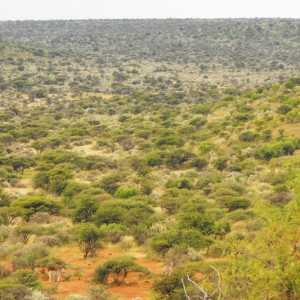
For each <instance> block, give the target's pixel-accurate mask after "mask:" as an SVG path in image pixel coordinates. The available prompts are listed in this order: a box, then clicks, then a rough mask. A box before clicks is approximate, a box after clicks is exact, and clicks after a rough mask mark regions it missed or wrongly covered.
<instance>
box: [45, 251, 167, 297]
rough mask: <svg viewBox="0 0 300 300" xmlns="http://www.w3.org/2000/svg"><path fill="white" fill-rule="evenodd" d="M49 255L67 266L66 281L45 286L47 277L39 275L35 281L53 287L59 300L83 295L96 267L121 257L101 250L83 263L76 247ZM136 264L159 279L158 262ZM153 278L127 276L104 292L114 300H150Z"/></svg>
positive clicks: (135, 275) (160, 270)
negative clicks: (55, 288) (133, 299)
mask: <svg viewBox="0 0 300 300" xmlns="http://www.w3.org/2000/svg"><path fill="white" fill-rule="evenodd" d="M53 255H55V256H56V257H59V258H61V259H63V260H64V261H65V262H66V263H67V264H68V265H69V266H70V267H69V268H68V269H66V274H65V275H66V277H68V276H69V275H71V276H70V279H69V280H64V281H61V282H59V283H57V282H50V283H49V282H48V277H47V276H45V275H42V274H40V275H39V277H40V279H41V280H42V281H43V282H44V283H45V285H46V286H48V287H57V292H56V296H57V297H59V299H64V298H65V297H66V296H68V295H70V294H83V293H84V292H85V291H86V290H87V288H88V287H89V286H91V285H93V282H92V277H93V273H94V270H95V268H96V267H97V266H99V265H100V264H101V263H103V262H105V261H106V260H108V259H111V258H115V257H118V256H122V255H124V254H120V253H118V252H117V251H114V250H107V249H103V250H100V251H98V253H97V257H96V258H87V259H83V255H82V252H81V251H80V250H79V248H78V247H77V246H68V247H65V248H63V249H58V250H57V251H56V252H55V253H53ZM133 256H134V255H133ZM136 261H137V263H138V264H140V265H142V266H144V267H146V268H147V269H148V270H149V271H150V272H151V273H153V274H157V275H159V274H161V273H162V269H163V263H162V262H159V261H154V260H147V259H145V258H137V260H136ZM154 276H155V275H154ZM154 276H151V275H150V276H147V277H143V276H141V274H138V273H129V274H128V276H127V278H126V281H125V284H123V285H120V286H113V285H111V286H110V285H109V286H107V288H106V290H107V291H108V292H109V293H111V295H112V296H113V297H115V299H120V300H130V299H132V298H134V297H140V298H142V299H143V300H146V299H151V287H152V284H153V280H154V278H153V277H154Z"/></svg>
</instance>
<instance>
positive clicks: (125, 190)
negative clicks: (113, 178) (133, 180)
mask: <svg viewBox="0 0 300 300" xmlns="http://www.w3.org/2000/svg"><path fill="white" fill-rule="evenodd" d="M137 194H138V191H137V190H136V189H135V188H130V187H123V186H121V187H119V188H118V189H117V190H116V192H115V197H116V198H120V199H128V198H131V197H134V196H136V195H137Z"/></svg>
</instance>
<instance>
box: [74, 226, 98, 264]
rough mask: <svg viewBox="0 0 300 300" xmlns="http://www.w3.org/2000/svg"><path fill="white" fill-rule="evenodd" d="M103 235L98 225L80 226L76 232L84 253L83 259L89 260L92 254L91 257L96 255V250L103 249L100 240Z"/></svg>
mask: <svg viewBox="0 0 300 300" xmlns="http://www.w3.org/2000/svg"><path fill="white" fill-rule="evenodd" d="M100 237H101V233H100V231H99V229H98V228H97V227H96V225H94V224H92V223H84V224H80V225H78V227H77V230H76V238H77V241H78V244H79V247H80V249H81V251H82V252H83V257H84V258H87V256H88V255H89V254H90V255H91V256H95V255H96V250H98V249H100V248H101V244H100V241H99V239H100Z"/></svg>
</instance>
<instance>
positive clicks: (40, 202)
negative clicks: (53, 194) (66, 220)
mask: <svg viewBox="0 0 300 300" xmlns="http://www.w3.org/2000/svg"><path fill="white" fill-rule="evenodd" d="M11 206H12V207H16V208H21V209H23V211H24V214H25V217H26V219H29V218H30V216H32V215H33V214H35V213H37V212H47V213H49V214H53V215H56V214H59V212H60V211H61V208H62V207H61V205H60V204H59V203H58V202H57V201H53V200H49V199H47V198H45V197H44V196H28V197H25V198H20V199H18V200H16V201H14V202H13V203H12V205H11Z"/></svg>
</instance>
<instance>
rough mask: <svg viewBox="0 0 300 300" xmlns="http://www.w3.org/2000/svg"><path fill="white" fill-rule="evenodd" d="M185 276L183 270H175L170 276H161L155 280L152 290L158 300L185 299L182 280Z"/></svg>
mask: <svg viewBox="0 0 300 300" xmlns="http://www.w3.org/2000/svg"><path fill="white" fill-rule="evenodd" d="M186 275H190V274H187V273H186V272H185V271H184V270H175V271H174V272H173V273H172V274H171V275H170V276H163V277H161V278H158V279H156V280H155V282H154V284H153V290H154V291H155V292H156V294H157V296H158V297H159V299H164V300H165V299H166V300H167V299H173V300H182V299H184V298H185V295H184V291H183V285H182V278H183V277H184V276H186Z"/></svg>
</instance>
